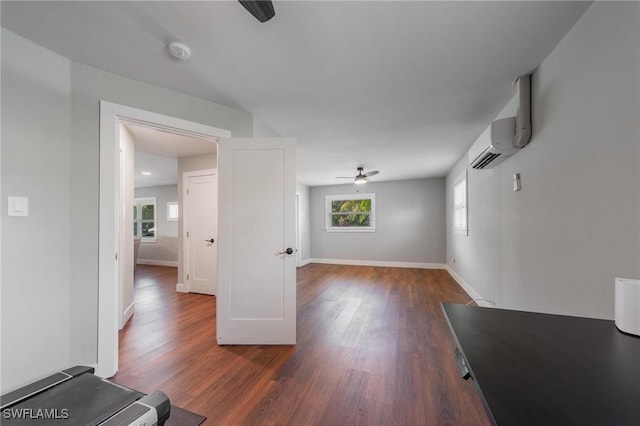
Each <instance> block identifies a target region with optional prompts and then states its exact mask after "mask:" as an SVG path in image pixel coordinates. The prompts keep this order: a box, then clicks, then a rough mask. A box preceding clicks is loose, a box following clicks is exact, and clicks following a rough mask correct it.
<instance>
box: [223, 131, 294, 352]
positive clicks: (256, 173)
mask: <svg viewBox="0 0 640 426" xmlns="http://www.w3.org/2000/svg"><path fill="white" fill-rule="evenodd" d="M295 145H296V141H295V139H223V140H221V141H220V143H219V145H218V173H219V174H218V179H219V187H218V188H219V200H218V202H219V210H218V213H219V221H218V225H219V234H218V237H219V245H218V297H217V339H218V343H219V344H295V342H296V271H295V261H296V260H295V255H294V253H295V249H296V247H295Z"/></svg>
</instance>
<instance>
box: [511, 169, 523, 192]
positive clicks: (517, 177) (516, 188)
mask: <svg viewBox="0 0 640 426" xmlns="http://www.w3.org/2000/svg"><path fill="white" fill-rule="evenodd" d="M521 188H522V186H521V185H520V173H514V174H513V190H514V191H520V189H521Z"/></svg>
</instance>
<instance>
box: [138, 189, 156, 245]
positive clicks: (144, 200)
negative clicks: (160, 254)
mask: <svg viewBox="0 0 640 426" xmlns="http://www.w3.org/2000/svg"><path fill="white" fill-rule="evenodd" d="M133 205H134V207H135V212H136V213H137V215H136V216H137V217H136V216H134V218H133V224H134V226H135V227H136V234H134V235H136V236H138V237H140V242H142V243H155V242H156V241H157V240H158V197H140V198H135V199H134V200H133ZM143 205H153V219H152V220H151V219H144V220H143V219H142V206H143ZM150 222H151V223H153V228H154V233H153V237H145V236H143V235H142V224H143V223H150Z"/></svg>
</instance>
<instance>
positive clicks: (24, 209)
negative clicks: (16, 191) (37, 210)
mask: <svg viewBox="0 0 640 426" xmlns="http://www.w3.org/2000/svg"><path fill="white" fill-rule="evenodd" d="M8 204H9V213H8V214H9V216H29V199H28V198H27V197H9V203H8Z"/></svg>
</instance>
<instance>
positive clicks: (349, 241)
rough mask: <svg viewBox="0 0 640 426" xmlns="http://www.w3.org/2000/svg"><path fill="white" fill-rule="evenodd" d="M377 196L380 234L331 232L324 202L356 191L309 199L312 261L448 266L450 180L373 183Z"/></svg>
mask: <svg viewBox="0 0 640 426" xmlns="http://www.w3.org/2000/svg"><path fill="white" fill-rule="evenodd" d="M364 192H365V193H369V192H371V193H375V195H376V231H375V232H327V231H326V230H325V196H327V195H335V194H351V193H355V190H354V185H353V184H349V185H331V186H316V187H312V188H310V189H309V193H310V203H309V207H310V231H311V234H310V239H311V258H313V259H333V260H335V259H338V260H341V261H349V260H352V261H369V262H399V263H435V264H443V263H444V262H445V252H446V248H445V247H446V242H445V205H444V200H445V179H444V178H434V179H412V180H402V181H388V182H369V183H367V184H366V188H365V189H364Z"/></svg>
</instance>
